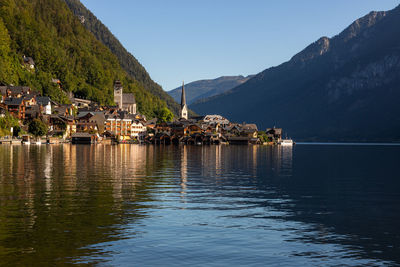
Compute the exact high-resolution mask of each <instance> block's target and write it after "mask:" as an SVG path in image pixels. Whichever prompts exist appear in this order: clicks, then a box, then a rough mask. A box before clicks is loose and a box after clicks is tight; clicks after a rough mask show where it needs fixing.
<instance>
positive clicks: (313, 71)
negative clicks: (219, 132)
mask: <svg viewBox="0 0 400 267" xmlns="http://www.w3.org/2000/svg"><path fill="white" fill-rule="evenodd" d="M399 100H400V7H397V8H395V9H393V10H391V11H388V12H371V13H369V14H368V15H366V16H365V17H363V18H360V19H358V20H356V21H355V22H354V23H353V24H351V25H350V26H349V27H348V28H346V29H345V30H344V31H343V32H342V33H340V34H339V35H337V36H335V37H333V38H327V37H322V38H320V39H319V40H318V41H316V42H315V43H313V44H311V45H310V46H308V47H307V48H305V49H304V50H303V51H301V52H300V53H298V54H297V55H295V56H294V57H293V58H292V59H291V60H290V61H288V62H286V63H283V64H281V65H279V66H277V67H272V68H269V69H267V70H265V71H263V72H261V73H259V74H258V75H256V76H255V77H254V78H252V79H250V80H249V81H247V82H246V83H244V84H242V85H240V86H238V87H236V88H234V89H233V90H231V91H228V92H226V93H224V94H222V95H218V96H215V97H212V98H209V99H206V100H204V101H201V102H200V103H196V104H193V105H191V106H190V107H191V108H192V109H193V110H194V111H196V112H198V113H201V114H205V113H207V114H214V113H216V114H221V115H224V116H226V117H228V118H229V119H231V120H235V121H254V122H256V123H257V124H258V125H259V126H260V128H266V127H270V126H273V125H276V126H280V127H283V128H284V129H286V130H287V132H288V134H289V135H291V136H292V137H294V138H296V139H297V140H319V141H323V140H331V141H395V140H396V141H400V106H399V104H398V103H399Z"/></svg>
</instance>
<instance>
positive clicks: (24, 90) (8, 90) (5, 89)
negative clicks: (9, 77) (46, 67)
mask: <svg viewBox="0 0 400 267" xmlns="http://www.w3.org/2000/svg"><path fill="white" fill-rule="evenodd" d="M0 92H1V95H2V96H4V97H16V98H18V97H24V96H27V95H30V94H31V93H32V91H31V88H30V87H28V86H0Z"/></svg>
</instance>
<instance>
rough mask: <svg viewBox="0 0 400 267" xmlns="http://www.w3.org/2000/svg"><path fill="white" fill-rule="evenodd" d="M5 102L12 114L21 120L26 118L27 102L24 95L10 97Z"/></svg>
mask: <svg viewBox="0 0 400 267" xmlns="http://www.w3.org/2000/svg"><path fill="white" fill-rule="evenodd" d="M3 103H4V105H5V106H6V108H7V111H8V112H9V113H10V114H11V115H13V116H14V117H16V118H18V119H20V120H23V119H25V104H24V99H23V98H22V97H18V98H16V97H8V98H6V99H4V102H3Z"/></svg>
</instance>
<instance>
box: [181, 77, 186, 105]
mask: <svg viewBox="0 0 400 267" xmlns="http://www.w3.org/2000/svg"><path fill="white" fill-rule="evenodd" d="M184 106H186V94H185V83H182V95H181V107H182V108H183V107H184Z"/></svg>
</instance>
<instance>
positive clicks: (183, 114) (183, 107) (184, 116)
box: [180, 83, 189, 120]
mask: <svg viewBox="0 0 400 267" xmlns="http://www.w3.org/2000/svg"><path fill="white" fill-rule="evenodd" d="M180 113H181V114H180V117H181V118H182V119H186V120H187V119H188V117H189V116H188V107H187V105H186V94H185V83H182V95H181V112H180Z"/></svg>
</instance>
